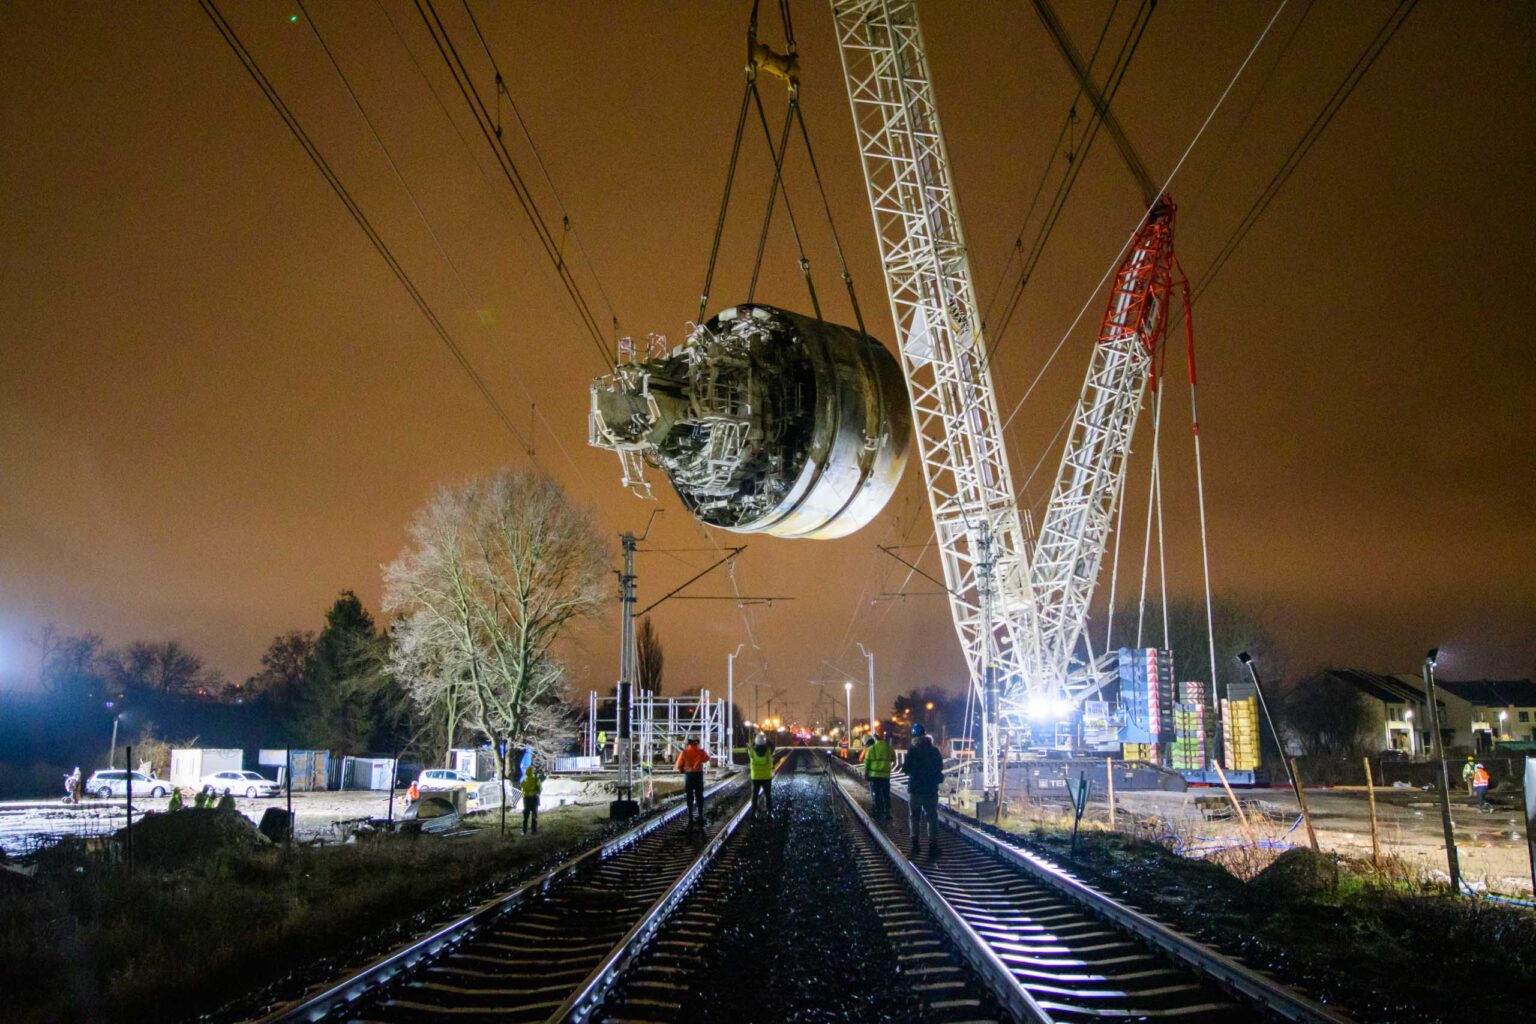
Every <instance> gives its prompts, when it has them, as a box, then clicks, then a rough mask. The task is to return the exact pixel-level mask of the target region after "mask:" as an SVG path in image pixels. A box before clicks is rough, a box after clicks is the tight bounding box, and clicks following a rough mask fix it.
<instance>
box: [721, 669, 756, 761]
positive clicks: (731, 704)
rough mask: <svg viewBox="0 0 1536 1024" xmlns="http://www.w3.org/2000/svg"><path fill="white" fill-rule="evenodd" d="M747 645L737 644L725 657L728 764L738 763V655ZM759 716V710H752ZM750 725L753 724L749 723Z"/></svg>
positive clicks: (726, 747)
mask: <svg viewBox="0 0 1536 1024" xmlns="http://www.w3.org/2000/svg"><path fill="white" fill-rule="evenodd" d="M745 646H747V645H746V644H737V645H736V649H735V650H734V651H732V652H731V653H730V654H727V655H726V656H725V749H726V750H727V751H728V753H727V755H726V756H727V758H728V760H727V761H726V763H727V764H730V765H733V766H734V765H735V763H736V655H738V654H740V653H741V649H742V648H743V647H745ZM752 713H753V714H754V715H755V714H757V708H753V709H752ZM747 724H748V725H751V724H752V723H750V722H748V723H747Z"/></svg>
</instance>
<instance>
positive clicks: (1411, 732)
mask: <svg viewBox="0 0 1536 1024" xmlns="http://www.w3.org/2000/svg"><path fill="white" fill-rule="evenodd" d="M1403 721H1405V722H1407V723H1408V756H1409V757H1418V756H1419V744H1418V737H1417V736H1416V735H1415V733H1417V732H1418V730H1417V729H1415V728H1414V727H1413V708H1409V709H1408V710H1407V711H1404V712H1403Z"/></svg>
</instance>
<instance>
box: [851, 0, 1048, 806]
mask: <svg viewBox="0 0 1536 1024" xmlns="http://www.w3.org/2000/svg"><path fill="white" fill-rule="evenodd" d="M832 14H833V20H834V22H835V24H836V29H837V41H838V50H839V52H840V53H841V55H842V62H843V72H844V77H845V80H846V83H847V86H848V100H849V104H850V106H851V108H852V111H853V123H854V129H855V132H856V134H857V137H858V144H859V153H860V156H861V158H862V161H863V166H864V178H865V182H866V183H867V185H868V188H869V201H870V208H871V211H872V212H873V215H874V223H875V235H876V238H877V240H878V243H879V248H880V260H881V264H882V267H883V269H884V272H885V283H886V291H887V293H888V295H889V297H890V303H891V319H892V320H893V321H894V323H895V327H896V345H897V349H898V351H899V352H900V355H901V363H902V369H903V370H904V372H905V377H906V382H907V394H908V397H909V398H910V400H911V403H912V420H913V428H914V434H915V435H916V438H917V448H918V456H919V461H920V462H921V463H922V467H923V479H924V482H925V484H926V485H927V489H928V498H929V503H930V505H931V506H932V510H933V525H934V537H935V541H936V544H937V547H938V549H939V555H940V559H941V561H942V565H943V569H944V581H945V586H946V587H947V589H948V590H949V594H950V609H951V612H952V613H953V617H954V621H955V631H956V633H957V634H958V636H959V639H960V644H961V647H962V649H963V650H964V652H965V656H966V662H967V665H968V666H969V668H970V673H971V681H972V685H973V686H975V688H976V690H977V692H978V696H979V697H981V699H982V709H983V747H984V748H986V749H995V746H996V742H995V735H996V729H997V726H998V721H999V719H1000V718H1001V717H1005V716H1008V715H1010V714H1016V713H1018V712H1019V711H1020V710H1021V708H1020V707H1018V706H1017V705H1019V703H1020V697H1021V693H1020V690H1019V686H1018V682H1019V681H1021V680H1027V679H1035V678H1039V670H1040V668H1041V667H1042V666H1040V665H1038V664H1036V665H1030V664H1026V663H1025V661H1024V658H1025V657H1026V655H1027V654H1029V653H1030V652H1038V651H1039V650H1040V644H1039V630H1038V623H1037V621H1036V616H1035V602H1034V599H1033V595H1032V593H1031V590H1030V585H1029V578H1028V551H1027V547H1026V545H1027V543H1028V538H1027V537H1026V535H1025V532H1024V525H1023V523H1022V521H1021V519H1020V515H1019V507H1018V501H1017V499H1016V498H1015V496H1014V488H1013V475H1012V472H1011V470H1010V469H1009V465H1008V458H1007V453H1006V451H1005V450H1004V446H1003V424H1002V417H1001V416H999V414H998V409H997V393H996V391H995V390H994V388H993V386H992V375H991V370H990V368H989V366H988V363H987V355H986V343H985V340H984V339H983V337H982V330H981V313H980V309H979V307H978V306H977V303H976V294H975V289H974V287H973V285H972V280H971V266H970V260H969V257H968V255H967V253H966V248H965V236H964V233H963V232H962V230H961V227H960V212H959V208H958V206H957V204H956V201H955V193H954V186H953V182H952V181H951V178H950V172H949V158H948V155H947V154H946V152H945V149H944V136H943V133H942V131H941V130H940V127H939V116H938V111H937V108H936V106H935V103H934V93H933V82H932V79H931V78H930V76H929V73H928V64H927V57H926V51H925V48H924V45H923V38H922V32H921V30H920V28H919V26H918V20H917V10H916V7H915V5H914V3H913V2H912V0H833V3H832ZM992 760H993V759H992V758H983V759H982V761H983V766H984V780H983V785H984V787H985V788H986V789H988V790H991V789H993V788H995V784H996V781H995V772H996V766H995V765H994V764H993V763H992Z"/></svg>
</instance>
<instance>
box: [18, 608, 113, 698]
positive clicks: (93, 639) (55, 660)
mask: <svg viewBox="0 0 1536 1024" xmlns="http://www.w3.org/2000/svg"><path fill="white" fill-rule="evenodd" d="M29 642H30V643H31V644H32V645H33V646H34V647H36V648H37V649H38V684H39V685H40V686H41V687H42V689H43V690H44V691H45V692H47V693H53V694H58V695H59V696H61V697H68V698H73V699H80V700H87V699H92V698H95V697H97V696H99V695H100V694H101V693H102V691H103V689H104V681H103V679H102V674H103V665H102V648H103V644H102V639H101V637H100V636H99V635H97V634H95V633H81V634H79V635H71V634H67V633H59V632H58V630H57V629H55V628H54V626H53V625H52V624H49V625H47V626H44V627H43V628H42V629H41V630H39V631H38V633H37V634H36V635H35V636H33V637H30V638H29Z"/></svg>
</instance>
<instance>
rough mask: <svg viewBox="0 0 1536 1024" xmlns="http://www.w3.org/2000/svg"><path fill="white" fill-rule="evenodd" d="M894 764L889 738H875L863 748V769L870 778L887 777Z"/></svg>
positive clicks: (893, 754) (894, 754) (894, 759)
mask: <svg viewBox="0 0 1536 1024" xmlns="http://www.w3.org/2000/svg"><path fill="white" fill-rule="evenodd" d="M895 764H896V751H894V750H892V749H891V741H890V740H883V739H882V740H876V741H875V742H874V743H872V744H870V745H869V746H868V747H866V748H865V749H864V771H865V774H867V775H868V776H869V777H870V778H872V779H888V778H890V777H891V769H892V768H893V767H894V766H895Z"/></svg>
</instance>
